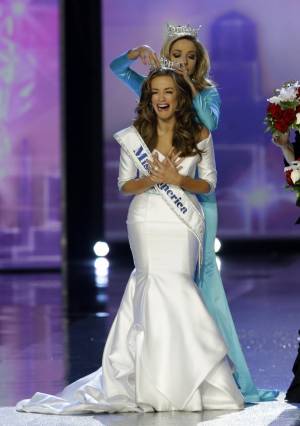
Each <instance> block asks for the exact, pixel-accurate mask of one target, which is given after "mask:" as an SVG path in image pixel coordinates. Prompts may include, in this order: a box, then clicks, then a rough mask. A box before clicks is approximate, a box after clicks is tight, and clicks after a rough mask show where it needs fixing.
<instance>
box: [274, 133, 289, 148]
mask: <svg viewBox="0 0 300 426" xmlns="http://www.w3.org/2000/svg"><path fill="white" fill-rule="evenodd" d="M272 141H273V143H274V144H275V145H277V146H279V147H280V148H283V147H285V146H286V145H287V144H288V143H289V133H288V132H287V133H283V134H281V135H273V136H272Z"/></svg>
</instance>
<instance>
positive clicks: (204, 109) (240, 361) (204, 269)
mask: <svg viewBox="0 0 300 426" xmlns="http://www.w3.org/2000/svg"><path fill="white" fill-rule="evenodd" d="M133 62H134V61H133V60H130V59H128V56H127V52H126V53H124V54H122V55H121V56H119V57H117V58H116V59H114V60H113V61H112V62H111V64H110V68H111V70H112V72H113V73H114V74H115V76H116V77H117V78H118V79H119V80H121V81H122V82H123V83H124V84H125V85H126V86H127V87H129V88H130V89H131V90H133V92H134V93H135V94H136V95H137V96H139V95H140V93H141V87H142V84H143V82H144V80H145V77H144V76H142V75H140V74H138V73H137V72H135V71H134V70H132V69H131V68H130V65H131V64H132V63H133ZM193 104H194V108H195V111H196V113H197V116H198V118H199V120H200V122H201V123H202V124H203V125H204V126H205V127H207V129H208V130H210V131H213V130H215V129H216V128H217V126H218V120H219V115H220V104H221V101H220V96H219V93H218V91H217V89H216V88H215V87H209V88H206V89H203V90H201V92H198V94H197V95H196V96H195V97H194V99H193ZM197 197H198V199H199V202H200V203H201V205H202V208H203V210H204V215H205V223H206V225H205V226H206V232H205V241H204V251H203V262H202V265H201V270H200V274H197V278H196V282H197V285H198V287H199V291H200V292H201V295H202V298H203V301H204V303H205V304H206V307H207V309H208V311H209V312H210V314H211V316H212V317H213V318H214V320H215V322H216V323H217V325H218V327H219V330H220V332H221V334H222V336H223V338H224V340H225V342H226V345H227V347H228V354H229V357H230V359H231V361H232V362H233V364H234V366H235V371H234V373H233V374H234V378H235V380H236V382H237V384H238V386H239V388H240V390H241V392H242V394H243V395H244V398H245V402H246V403H256V402H260V401H272V400H274V399H275V398H276V397H277V396H278V394H279V392H278V391H277V390H266V389H257V387H256V386H255V384H254V383H253V380H252V377H251V374H250V371H249V368H248V366H247V363H246V360H245V357H244V354H243V351H242V348H241V345H240V342H239V338H238V336H237V332H236V329H235V326H234V323H233V319H232V316H231V312H230V309H229V306H228V302H227V298H226V294H225V291H224V287H223V283H222V279H221V276H220V272H219V270H218V267H217V263H216V255H215V251H214V242H215V238H216V232H217V221H218V211H217V203H216V196H215V193H212V194H207V195H206V194H201V195H200V194H197Z"/></svg>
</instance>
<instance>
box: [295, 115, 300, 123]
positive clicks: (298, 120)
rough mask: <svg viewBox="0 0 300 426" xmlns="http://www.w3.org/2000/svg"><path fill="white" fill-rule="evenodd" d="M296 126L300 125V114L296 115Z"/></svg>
mask: <svg viewBox="0 0 300 426" xmlns="http://www.w3.org/2000/svg"><path fill="white" fill-rule="evenodd" d="M296 124H297V126H298V125H299V124H300V112H298V113H297V114H296Z"/></svg>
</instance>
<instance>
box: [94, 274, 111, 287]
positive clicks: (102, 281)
mask: <svg viewBox="0 0 300 426" xmlns="http://www.w3.org/2000/svg"><path fill="white" fill-rule="evenodd" d="M95 283H96V287H97V288H106V287H108V270H106V274H105V275H101V274H98V273H97V270H96V271H95Z"/></svg>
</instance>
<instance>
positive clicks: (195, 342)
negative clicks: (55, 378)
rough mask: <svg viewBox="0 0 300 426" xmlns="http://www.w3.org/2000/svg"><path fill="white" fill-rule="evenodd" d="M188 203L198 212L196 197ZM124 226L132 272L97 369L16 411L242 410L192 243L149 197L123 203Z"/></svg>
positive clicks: (191, 162) (185, 165) (210, 164)
mask: <svg viewBox="0 0 300 426" xmlns="http://www.w3.org/2000/svg"><path fill="white" fill-rule="evenodd" d="M206 144H207V150H206V155H205V154H204V155H203V163H205V164H206V165H205V166H203V165H202V167H203V168H204V169H206V173H208V174H210V176H211V178H212V179H213V176H214V175H215V173H214V171H213V170H214V161H213V156H212V155H211V152H210V151H211V150H212V142H211V138H209V139H207V140H206ZM122 155H123V157H122V158H123V161H121V162H120V175H119V181H124V180H125V179H126V176H128V177H130V176H131V172H132V170H131V167H130V166H128V164H127V165H126V164H125V163H128V162H130V161H131V160H130V158H129V157H128V156H127V157H126V156H124V152H123V153H122ZM159 155H160V156H161V157H162V154H160V153H159ZM197 163H199V156H198V155H197V156H194V157H188V158H185V159H184V161H183V162H182V170H181V173H187V174H189V173H192V172H194V171H195V170H194V169H195V167H196V165H197ZM214 179H215V178H214ZM193 201H194V203H196V204H197V206H198V208H199V210H201V206H200V204H198V203H197V199H196V197H193ZM202 217H203V216H202ZM127 228H128V237H129V243H130V247H131V251H132V255H133V259H134V264H135V270H134V271H133V273H132V274H131V277H130V279H129V282H128V284H127V287H126V290H125V293H124V296H123V298H122V302H121V305H120V308H119V310H118V313H117V315H116V318H115V320H114V322H113V325H112V328H111V330H110V332H109V336H108V339H107V342H106V345H105V349H104V353H103V359H102V368H100V369H99V370H98V371H96V372H94V373H92V374H90V375H89V376H86V377H84V378H82V379H80V380H78V381H76V382H75V383H73V384H71V385H69V386H67V387H66V388H65V389H64V391H63V392H62V394H61V395H59V396H53V395H47V394H43V393H36V394H35V395H34V396H33V397H32V398H31V400H23V401H20V402H19V403H18V404H17V410H19V411H27V412H37V413H52V414H76V413H85V412H94V413H99V412H116V411H117V412H128V411H136V412H149V411H175V410H176V411H177V410H180V411H202V410H205V409H206V410H208V409H212V410H216V409H222V410H229V409H230V410H235V409H241V408H243V406H244V399H243V396H242V394H241V393H240V391H239V389H238V387H237V385H236V383H235V381H234V379H233V376H232V370H231V367H230V365H229V362H228V361H227V357H226V354H227V348H226V345H225V342H224V340H223V338H222V336H221V334H220V332H219V330H218V328H217V326H216V324H215V322H214V320H213V319H212V317H211V316H210V314H209V313H208V311H207V308H206V307H205V304H204V303H203V301H202V299H201V296H200V294H199V291H198V287H197V285H196V284H195V282H194V281H193V276H194V273H195V269H196V264H197V259H198V240H197V238H196V237H195V236H194V235H193V234H192V232H191V231H189V229H188V228H187V226H186V225H185V224H184V223H183V222H182V221H181V219H180V218H179V217H178V216H177V215H176V213H175V212H174V211H173V210H171V209H170V208H169V206H168V205H167V204H166V203H165V201H164V200H163V198H162V197H161V196H160V195H159V194H158V193H152V192H151V191H147V192H145V193H143V194H140V195H137V196H135V197H134V198H133V200H132V201H131V204H130V207H129V211H128V218H127Z"/></svg>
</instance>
